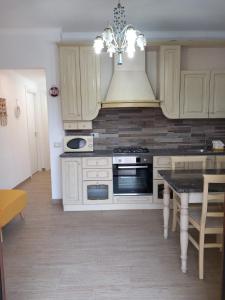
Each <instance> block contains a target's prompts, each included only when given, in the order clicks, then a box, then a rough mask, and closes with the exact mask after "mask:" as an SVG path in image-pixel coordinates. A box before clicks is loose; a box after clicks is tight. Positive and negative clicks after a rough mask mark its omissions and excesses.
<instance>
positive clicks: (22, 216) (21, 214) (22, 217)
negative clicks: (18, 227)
mask: <svg viewBox="0 0 225 300" xmlns="http://www.w3.org/2000/svg"><path fill="white" fill-rule="evenodd" d="M20 218H21V219H22V220H24V214H23V212H22V211H21V213H20Z"/></svg>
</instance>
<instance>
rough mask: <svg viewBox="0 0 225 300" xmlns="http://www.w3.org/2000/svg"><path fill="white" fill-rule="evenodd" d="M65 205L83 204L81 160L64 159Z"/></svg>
mask: <svg viewBox="0 0 225 300" xmlns="http://www.w3.org/2000/svg"><path fill="white" fill-rule="evenodd" d="M62 182H63V184H62V188H63V189H62V190H63V205H77V204H82V201H83V199H82V198H83V194H82V184H83V182H82V164H81V158H63V159H62Z"/></svg>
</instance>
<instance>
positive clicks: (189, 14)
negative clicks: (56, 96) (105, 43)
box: [0, 0, 225, 32]
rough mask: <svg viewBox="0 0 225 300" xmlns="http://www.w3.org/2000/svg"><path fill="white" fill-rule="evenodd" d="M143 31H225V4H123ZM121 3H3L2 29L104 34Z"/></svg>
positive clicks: (223, 0)
mask: <svg viewBox="0 0 225 300" xmlns="http://www.w3.org/2000/svg"><path fill="white" fill-rule="evenodd" d="M121 2H122V4H124V5H125V7H126V15H127V21H128V22H129V23H132V24H133V25H134V26H135V27H136V28H138V29H140V30H143V31H224V30H225V0H198V1H196V0H124V1H123V0H122V1H121ZM116 5H117V0H20V1H18V0H0V29H5V28H22V29H24V28H55V27H57V28H62V30H63V31H64V32H98V31H99V32H101V31H102V29H103V28H104V27H105V26H106V25H107V23H108V21H110V22H111V21H112V12H113V7H114V6H116Z"/></svg>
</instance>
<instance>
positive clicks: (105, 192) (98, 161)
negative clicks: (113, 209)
mask: <svg viewBox="0 0 225 300" xmlns="http://www.w3.org/2000/svg"><path fill="white" fill-rule="evenodd" d="M82 162H83V197H84V204H111V203H112V199H113V183H112V158H111V157H83V158H82Z"/></svg>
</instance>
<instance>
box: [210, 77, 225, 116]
mask: <svg viewBox="0 0 225 300" xmlns="http://www.w3.org/2000/svg"><path fill="white" fill-rule="evenodd" d="M209 117H210V118H225V71H212V72H211V77H210V102H209Z"/></svg>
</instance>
